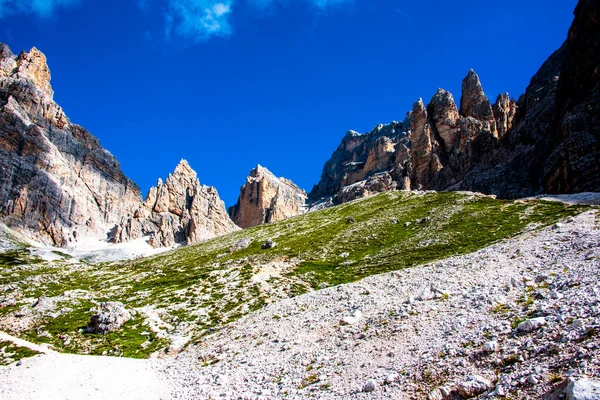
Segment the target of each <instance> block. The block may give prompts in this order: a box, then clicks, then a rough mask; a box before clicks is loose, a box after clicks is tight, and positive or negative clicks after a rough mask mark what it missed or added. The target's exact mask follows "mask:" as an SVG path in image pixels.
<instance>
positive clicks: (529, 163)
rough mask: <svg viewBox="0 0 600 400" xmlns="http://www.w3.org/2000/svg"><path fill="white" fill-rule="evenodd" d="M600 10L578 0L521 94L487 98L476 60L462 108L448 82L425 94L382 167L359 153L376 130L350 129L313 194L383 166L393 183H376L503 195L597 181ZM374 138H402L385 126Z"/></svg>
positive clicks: (567, 189) (348, 195) (339, 191)
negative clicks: (564, 33)
mask: <svg viewBox="0 0 600 400" xmlns="http://www.w3.org/2000/svg"><path fill="white" fill-rule="evenodd" d="M599 10H600V3H599V2H598V1H594V0H581V1H580V2H579V4H578V6H577V8H576V10H575V20H574V22H573V25H572V27H571V29H570V31H569V37H568V40H567V41H566V42H565V44H564V45H563V46H562V47H561V48H560V49H559V50H557V51H556V52H555V53H554V54H553V55H552V56H550V58H549V59H548V60H547V61H546V62H545V63H544V64H543V65H542V67H541V68H540V70H539V71H538V72H537V74H536V75H535V76H534V77H533V78H532V79H531V82H530V84H529V86H528V88H527V90H526V92H525V94H524V95H523V96H521V98H520V99H519V101H518V102H515V101H514V100H513V99H511V98H510V97H509V95H508V94H502V95H499V96H498V97H497V100H496V103H495V104H493V105H492V104H490V102H489V100H488V98H487V96H486V95H485V93H484V91H483V88H482V85H481V81H480V79H479V76H477V74H476V73H475V72H474V71H473V70H471V71H469V73H468V74H467V76H466V77H465V79H464V80H463V82H462V95H461V101H460V111H459V110H458V109H457V106H456V104H455V102H454V98H453V96H452V95H451V94H450V93H449V92H447V91H445V90H443V89H440V90H438V92H437V93H436V94H435V96H434V97H433V98H432V99H431V101H430V102H429V104H427V106H425V104H424V103H423V101H422V100H419V101H418V102H417V103H415V105H414V106H413V110H412V112H411V113H409V116H410V118H408V119H407V122H406V123H405V124H404V126H408V127H410V129H409V132H408V140H407V141H404V142H403V143H402V145H403V146H404V147H405V148H406V151H405V152H403V153H402V155H401V156H397V157H396V158H395V159H393V161H390V160H391V159H390V158H388V157H387V155H386V154H383V155H381V156H378V157H376V158H375V159H372V160H370V165H377V166H379V167H380V168H374V169H368V168H365V164H364V163H363V159H364V157H365V156H364V155H365V154H370V153H371V154H380V152H373V153H372V150H374V149H375V141H374V140H373V139H372V137H373V136H374V133H373V132H371V133H368V134H366V135H359V134H356V133H353V134H352V135H346V137H345V138H344V139H343V140H342V144H341V145H340V147H339V148H338V150H336V151H335V152H334V154H333V156H332V158H331V159H330V160H329V161H328V162H327V163H326V164H325V167H324V169H323V174H322V177H321V181H320V182H319V183H318V184H317V185H316V186H315V188H314V189H313V191H312V192H311V193H310V198H311V199H312V200H316V199H318V198H323V197H332V198H333V199H334V201H336V202H339V201H349V200H352V199H353V198H356V197H353V196H354V194H356V196H357V197H360V196H361V193H367V194H369V193H371V191H370V190H369V191H365V190H356V188H357V187H358V188H360V187H364V186H365V185H368V184H367V181H366V180H365V182H363V183H361V184H359V185H356V184H357V182H359V181H360V180H364V179H365V178H368V177H369V176H370V174H378V175H379V176H383V175H381V174H383V173H384V172H385V173H387V174H388V175H389V176H390V177H391V178H392V180H393V183H391V184H385V185H382V184H379V185H375V186H373V185H371V186H372V187H373V188H376V187H380V188H383V190H389V189H388V188H391V189H392V190H393V189H396V188H398V189H408V188H412V189H434V190H456V189H460V190H472V191H479V192H483V193H488V194H495V195H498V196H501V197H505V198H516V197H522V196H529V195H533V194H536V193H540V192H547V193H571V192H581V191H600V147H599V140H600V105H599V104H600V101H599V100H600V67H599V65H600V26H599V25H600V22H599V21H600V11H599ZM397 124H400V125H402V123H397ZM376 138H377V140H380V141H381V140H386V139H387V140H389V141H391V142H395V141H397V135H395V134H389V133H387V132H383V134H380V135H378V136H377V137H376ZM356 149H359V151H357V150H356ZM355 160H356V161H357V162H353V163H349V161H355ZM348 165H352V168H353V169H354V170H353V171H352V172H353V174H352V175H350V174H348V173H347V166H348ZM357 171H358V172H360V173H356V172H357ZM399 171H401V172H400V173H399ZM349 176H352V177H354V178H355V179H348V177H349ZM351 185H354V186H353V188H352V189H351V190H349V189H346V187H348V186H351Z"/></svg>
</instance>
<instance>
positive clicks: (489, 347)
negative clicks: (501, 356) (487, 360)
mask: <svg viewBox="0 0 600 400" xmlns="http://www.w3.org/2000/svg"><path fill="white" fill-rule="evenodd" d="M483 351H485V352H486V353H495V352H496V351H498V342H497V341H495V340H492V341H491V342H487V343H485V344H484V345H483Z"/></svg>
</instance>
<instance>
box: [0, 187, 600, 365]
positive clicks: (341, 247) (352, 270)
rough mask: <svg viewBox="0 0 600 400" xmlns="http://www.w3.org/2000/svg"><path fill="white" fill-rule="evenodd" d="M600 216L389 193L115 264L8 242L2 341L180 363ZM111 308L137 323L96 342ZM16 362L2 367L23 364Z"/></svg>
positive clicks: (577, 209) (3, 261)
mask: <svg viewBox="0 0 600 400" xmlns="http://www.w3.org/2000/svg"><path fill="white" fill-rule="evenodd" d="M593 209H594V208H593V207H590V206H580V205H567V204H563V203H559V202H548V201H540V200H528V201H503V200H497V199H495V198H493V197H489V196H483V195H478V194H473V193H436V192H389V193H381V194H378V195H376V196H373V197H370V198H366V199H361V200H357V201H354V202H351V203H347V204H344V205H341V206H337V207H333V208H329V209H325V210H321V211H318V212H313V213H309V214H305V215H301V216H298V217H295V218H291V219H289V220H286V221H283V222H279V223H275V224H268V225H262V226H259V227H256V228H251V229H247V230H244V231H239V232H235V233H233V234H229V235H226V236H223V237H220V238H216V239H213V240H210V241H207V242H204V243H201V244H198V245H193V246H187V247H183V248H179V249H177V250H174V251H171V252H168V253H163V254H160V255H156V256H153V257H149V258H143V259H135V260H130V261H120V262H107V263H90V262H86V261H85V260H81V259H76V258H72V257H70V256H68V255H66V254H64V253H61V252H60V251H56V252H55V253H54V254H53V257H44V258H42V257H39V256H37V255H36V254H37V253H36V250H35V248H32V247H31V246H29V245H27V244H25V243H23V242H22V241H19V240H16V239H15V238H14V237H9V236H7V235H4V236H2V238H3V239H2V241H3V243H4V245H3V248H4V249H5V250H4V251H3V252H2V253H0V330H1V331H5V332H7V333H9V334H11V335H14V336H17V337H20V338H23V339H26V340H29V341H31V342H34V343H47V344H48V345H49V346H51V347H52V348H54V349H56V350H58V351H62V352H69V353H76V354H96V355H100V354H101V355H112V356H125V357H134V358H147V357H150V356H155V357H156V356H163V355H166V354H174V353H178V352H179V351H181V350H182V349H184V348H186V346H190V345H194V344H197V343H200V342H202V341H203V340H205V338H206V337H207V336H210V335H213V336H214V335H217V336H218V335H219V334H220V332H222V330H223V329H224V328H225V327H226V326H227V325H228V324H229V323H231V322H233V321H236V320H238V319H239V318H241V317H242V316H244V315H247V314H249V313H252V312H254V311H257V310H259V309H262V308H263V307H264V306H265V305H267V304H269V303H275V302H277V301H279V300H282V299H288V298H291V297H296V296H299V295H301V294H304V293H307V292H313V291H315V290H319V289H324V288H328V287H331V286H336V285H340V284H345V283H350V282H355V281H358V280H360V279H362V278H365V277H368V276H371V275H375V274H381V273H386V272H390V271H397V270H403V269H406V268H410V267H414V266H417V265H422V264H426V263H429V262H432V261H435V260H441V259H444V258H447V257H450V256H454V255H461V254H468V253H471V252H473V251H476V250H479V249H481V248H484V247H486V246H488V245H490V244H493V243H495V242H498V241H501V240H503V239H507V238H510V237H514V236H515V235H518V234H520V233H523V232H528V231H536V230H539V229H540V228H542V227H546V226H550V225H552V224H555V223H557V222H559V221H564V220H566V219H567V218H569V217H572V216H576V215H579V214H581V213H583V212H586V211H589V210H593ZM267 242H268V245H267ZM524 301H527V300H524ZM103 302H119V303H122V304H123V307H124V309H125V310H126V312H127V314H128V318H126V319H124V320H123V321H121V322H122V325H121V326H120V327H118V329H115V330H111V331H109V332H107V333H105V334H94V333H88V332H87V331H86V326H87V325H88V324H89V322H90V317H91V316H92V315H94V314H96V313H97V309H98V306H99V304H101V303H103ZM15 354H16V353H15V352H12V350H11V351H3V352H0V357H1V358H2V360H8V361H14V360H16V359H18V358H19V355H18V353H17V354H16V355H15ZM24 355H26V354H24ZM211 362H212V361H211V359H207V361H206V363H207V364H211Z"/></svg>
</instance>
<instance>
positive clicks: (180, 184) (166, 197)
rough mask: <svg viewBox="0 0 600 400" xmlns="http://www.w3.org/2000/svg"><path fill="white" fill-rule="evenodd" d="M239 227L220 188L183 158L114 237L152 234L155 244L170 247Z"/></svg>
mask: <svg viewBox="0 0 600 400" xmlns="http://www.w3.org/2000/svg"><path fill="white" fill-rule="evenodd" d="M238 229H239V228H238V227H237V226H236V225H235V224H234V223H233V221H232V220H231V219H230V218H229V215H227V211H226V210H225V203H223V201H222V200H221V199H220V198H219V194H218V193H217V190H216V189H215V188H214V187H210V186H204V185H201V184H200V181H199V180H198V177H197V175H196V172H195V171H194V170H193V169H192V168H191V167H190V166H189V164H188V162H187V161H185V160H181V162H180V163H179V165H177V167H176V168H175V171H174V172H173V173H172V174H170V175H169V177H168V178H167V179H166V181H165V182H164V183H163V181H162V180H161V179H159V180H158V183H157V185H156V186H155V187H152V188H151V189H150V191H149V192H148V196H147V197H146V200H145V201H144V203H143V204H141V205H140V206H139V208H138V209H137V210H136V211H135V213H134V214H133V215H130V216H126V217H124V218H123V219H122V221H121V223H120V224H119V225H117V227H116V228H115V229H114V231H113V233H112V235H111V238H112V240H113V241H114V242H117V243H120V242H126V241H129V240H133V239H138V238H140V237H144V236H150V244H151V245H153V246H154V247H170V246H173V245H175V244H194V243H200V242H202V241H205V240H208V239H212V238H214V237H216V236H220V235H224V234H227V233H230V232H234V231H236V230H238Z"/></svg>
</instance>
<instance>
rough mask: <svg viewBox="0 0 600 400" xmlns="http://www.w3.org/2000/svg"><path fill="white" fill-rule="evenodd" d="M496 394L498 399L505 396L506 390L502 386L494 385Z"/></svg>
mask: <svg viewBox="0 0 600 400" xmlns="http://www.w3.org/2000/svg"><path fill="white" fill-rule="evenodd" d="M496 394H497V395H498V396H500V397H505V396H506V389H505V388H504V386H502V385H496Z"/></svg>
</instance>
